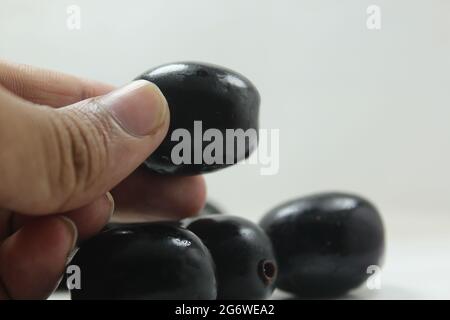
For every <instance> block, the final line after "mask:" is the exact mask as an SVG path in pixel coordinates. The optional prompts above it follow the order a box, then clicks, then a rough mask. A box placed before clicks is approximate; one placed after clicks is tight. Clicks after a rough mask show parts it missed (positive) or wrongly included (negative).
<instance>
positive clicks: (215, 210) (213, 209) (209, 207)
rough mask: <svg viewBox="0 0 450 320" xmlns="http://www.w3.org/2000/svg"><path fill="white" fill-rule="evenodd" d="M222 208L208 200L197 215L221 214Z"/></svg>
mask: <svg viewBox="0 0 450 320" xmlns="http://www.w3.org/2000/svg"><path fill="white" fill-rule="evenodd" d="M222 213H223V210H222V209H220V208H219V207H218V206H217V205H215V204H213V203H212V202H210V201H207V202H206V204H205V206H204V207H203V209H202V210H200V212H199V215H201V216H204V215H209V214H222Z"/></svg>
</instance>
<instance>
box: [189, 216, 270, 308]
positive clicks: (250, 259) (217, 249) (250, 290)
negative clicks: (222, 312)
mask: <svg viewBox="0 0 450 320" xmlns="http://www.w3.org/2000/svg"><path fill="white" fill-rule="evenodd" d="M182 222H183V223H184V225H185V227H186V228H188V229H189V230H191V231H192V232H193V233H195V234H196V235H197V236H198V237H199V238H200V239H202V241H203V243H204V244H205V245H206V246H207V247H208V249H209V251H210V252H211V255H212V257H213V260H214V262H215V264H216V275H217V283H218V288H217V299H220V300H229V299H265V298H268V297H269V296H270V295H271V294H272V292H273V290H274V282H275V279H276V276H277V264H276V261H275V256H274V253H273V250H272V244H271V243H270V240H269V238H268V237H267V235H266V234H265V233H264V231H263V230H262V229H261V228H260V227H259V226H258V225H256V224H254V223H253V222H251V221H248V220H246V219H244V218H240V217H235V216H228V215H210V216H202V217H198V218H191V219H185V220H183V221H182Z"/></svg>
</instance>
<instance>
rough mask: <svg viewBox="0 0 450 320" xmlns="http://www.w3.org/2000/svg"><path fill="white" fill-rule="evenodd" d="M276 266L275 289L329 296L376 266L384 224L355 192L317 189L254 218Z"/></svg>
mask: <svg viewBox="0 0 450 320" xmlns="http://www.w3.org/2000/svg"><path fill="white" fill-rule="evenodd" d="M260 226H261V227H262V228H263V229H264V230H265V231H266V233H267V235H268V236H269V237H270V239H271V240H272V244H273V247H274V250H275V254H276V256H277V261H278V264H279V276H278V281H277V287H278V288H280V289H282V290H285V291H288V292H291V293H294V294H296V295H297V296H300V297H335V296H339V295H342V294H345V293H346V292H347V291H349V290H350V289H353V288H355V287H357V286H359V285H361V284H362V283H363V282H364V281H365V280H366V279H367V278H368V277H369V276H370V274H369V273H368V272H367V268H368V267H369V266H371V265H377V266H381V264H382V260H383V256H384V228H383V223H382V220H381V217H380V214H379V213H378V211H377V209H376V208H375V207H374V206H373V205H372V204H371V203H370V202H369V201H368V200H365V199H363V198H361V197H359V196H357V195H353V194H346V193H322V194H316V195H311V196H307V197H303V198H299V199H296V200H293V201H290V202H287V203H284V204H282V205H279V206H278V207H276V208H274V209H273V210H271V211H270V212H269V213H268V214H267V215H266V216H265V217H264V218H263V219H262V220H261V222H260Z"/></svg>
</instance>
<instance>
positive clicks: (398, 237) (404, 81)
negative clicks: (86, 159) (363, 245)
mask: <svg viewBox="0 0 450 320" xmlns="http://www.w3.org/2000/svg"><path fill="white" fill-rule="evenodd" d="M374 3H375V4H377V5H379V6H380V8H381V10H382V28H381V30H380V31H369V30H367V28H366V18H367V15H366V8H367V7H368V6H369V5H370V4H374ZM72 4H77V5H79V6H80V9H81V14H82V15H81V18H82V20H81V23H82V24H81V30H79V31H70V30H68V29H67V27H66V19H67V14H66V9H67V6H69V5H72ZM0 8H1V9H0V39H1V41H0V57H2V58H7V59H11V60H14V61H17V62H24V63H29V64H34V65H38V66H42V67H48V68H52V69H57V70H61V71H65V72H69V73H73V74H76V75H81V76H84V77H90V78H94V79H97V80H102V81H106V82H110V83H113V84H116V85H120V84H123V83H126V82H128V81H129V80H130V79H132V78H134V77H135V76H136V75H138V74H140V73H141V72H143V71H144V70H145V69H147V68H150V67H153V66H156V65H159V64H161V63H164V62H170V61H178V60H199V61H208V62H214V63H217V64H221V65H224V66H228V67H230V68H232V69H235V70H238V71H240V72H242V73H243V74H245V75H246V76H248V77H249V78H250V79H252V80H253V82H254V83H255V84H256V86H257V87H258V88H259V90H260V93H261V96H262V105H261V126H262V127H263V128H279V129H280V134H281V145H280V172H279V174H278V175H275V176H260V175H259V168H256V167H251V166H235V167H233V168H230V169H227V170H223V171H222V172H218V173H215V174H211V175H208V176H207V182H208V186H209V193H210V195H211V197H212V198H213V199H215V200H217V201H218V202H219V204H221V205H222V206H224V207H225V209H227V210H228V211H229V212H231V213H235V214H241V215H246V216H248V217H250V218H252V219H257V218H258V217H260V216H261V215H262V214H263V212H265V211H267V210H268V209H269V208H270V207H272V206H274V205H276V204H277V203H279V202H281V201H284V200H286V199H288V198H291V197H295V196H298V195H301V194H306V193H311V192H315V191H321V190H329V189H335V190H336V189H337V190H350V191H355V192H358V193H360V194H363V195H365V196H367V197H369V198H370V199H372V200H373V201H374V202H375V203H376V204H377V205H378V207H379V208H380V210H381V211H382V213H383V216H384V218H385V221H386V226H387V228H388V230H389V238H388V246H389V250H388V257H387V260H386V263H387V265H386V269H385V275H384V280H383V283H384V287H383V289H382V290H381V292H377V293H373V292H371V293H370V294H365V295H364V297H366V296H367V297H374V298H376V297H380V296H381V297H383V296H384V297H405V298H418V297H423V298H431V297H438V298H444V297H446V298H450V294H449V289H448V288H449V287H450V285H449V284H450V283H449V276H448V272H447V270H449V264H450V262H449V260H450V257H449V250H448V249H449V248H448V246H449V245H448V244H449V242H450V241H449V240H450V237H449V236H447V234H448V231H447V230H448V229H449V228H450V222H449V220H448V217H447V216H448V215H450V201H449V195H450V183H449V181H450V170H449V167H448V166H449V163H450V143H449V138H450V125H449V119H450V108H449V103H450V90H449V86H450V59H449V57H450V19H449V14H450V2H449V1H443V0H427V1H424V0H422V1H419V0H415V1H414V0H395V1H392V0H377V1H372V0H370V1H368V0H352V1H350V0H345V1H317V0H303V1H298V0H285V1H279V0H271V1H262V0H249V1H239V0H232V1H210V0H190V1H184V0H171V1H166V0H154V1H148V0H140V1H137V0H134V1H133V0H129V1H114V2H113V1H106V0H97V1H88V0H83V1H75V0H71V1H68V0H61V1H51V0H42V1H32V0H27V1H25V0H1V7H0Z"/></svg>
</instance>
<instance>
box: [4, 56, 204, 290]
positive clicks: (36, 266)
mask: <svg viewBox="0 0 450 320" xmlns="http://www.w3.org/2000/svg"><path fill="white" fill-rule="evenodd" d="M169 118H170V115H169V109H168V106H167V102H166V100H165V98H164V96H163V95H162V93H161V92H160V90H159V89H158V88H157V87H156V86H155V85H154V84H152V83H150V82H147V81H145V80H139V81H134V82H132V83H130V84H128V85H126V86H124V87H122V88H118V89H116V88H114V87H113V86H110V85H106V84H103V83H98V82H94V81H90V80H85V79H80V78H77V77H74V76H70V75H66V74H61V73H56V72H53V71H48V70H42V69H38V68H34V67H30V66H24V65H17V64H12V63H8V62H5V61H1V60H0V299H45V298H47V297H48V296H49V295H50V294H51V292H52V291H53V290H54V288H55V286H56V285H57V283H58V281H59V279H60V278H61V276H62V274H63V272H64V269H65V265H66V263H67V259H68V256H69V255H70V253H71V252H72V251H73V249H74V247H75V246H76V243H77V241H78V240H84V239H86V238H89V237H90V236H92V235H94V234H96V233H97V232H99V231H100V230H101V229H102V228H103V226H104V225H105V224H106V223H107V222H108V221H109V220H110V218H111V215H112V213H113V211H114V212H115V214H114V216H122V217H124V216H129V217H131V218H132V219H136V220H152V219H155V217H164V218H173V219H178V218H184V217H188V216H192V215H195V214H196V213H197V212H198V211H199V210H200V209H201V208H202V207H203V205H204V202H205V197H206V187H205V182H204V179H203V177H201V176H192V177H163V176H158V175H154V174H152V173H150V172H148V171H146V170H145V169H144V168H142V167H139V166H140V164H141V163H142V162H143V161H144V160H145V159H146V158H147V157H148V155H149V154H151V153H152V152H153V151H154V150H155V149H156V148H157V147H158V145H159V144H160V143H161V142H162V140H163V138H164V137H165V135H166V133H167V130H168V126H169V121H170V120H169ZM113 198H114V201H113Z"/></svg>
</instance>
